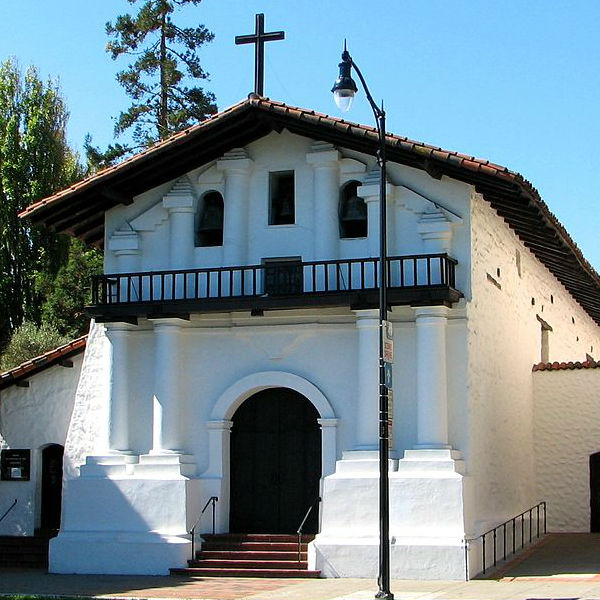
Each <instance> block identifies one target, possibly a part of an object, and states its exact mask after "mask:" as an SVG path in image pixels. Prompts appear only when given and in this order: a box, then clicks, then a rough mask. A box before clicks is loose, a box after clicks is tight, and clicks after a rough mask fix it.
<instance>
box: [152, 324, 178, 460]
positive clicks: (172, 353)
mask: <svg viewBox="0 0 600 600" xmlns="http://www.w3.org/2000/svg"><path fill="white" fill-rule="evenodd" d="M181 338H182V335H181V327H180V325H179V324H178V322H177V321H174V320H171V319H157V320H156V321H155V322H154V339H155V350H156V353H155V364H154V398H153V426H152V452H151V453H152V454H163V453H171V452H176V453H178V452H181V447H182V440H181V429H182V420H181V409H182V405H183V399H182V397H181V389H180V382H181V377H182V374H181V355H182V352H181V345H182V343H183V340H182V339H181Z"/></svg>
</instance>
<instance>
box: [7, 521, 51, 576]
mask: <svg viewBox="0 0 600 600" xmlns="http://www.w3.org/2000/svg"><path fill="white" fill-rule="evenodd" d="M56 533H57V532H56V531H55V530H36V532H35V535H34V536H27V537H26V536H9V535H3V536H0V567H12V568H20V569H21V568H28V569H46V568H48V542H49V540H50V538H52V537H54V536H55V535H56Z"/></svg>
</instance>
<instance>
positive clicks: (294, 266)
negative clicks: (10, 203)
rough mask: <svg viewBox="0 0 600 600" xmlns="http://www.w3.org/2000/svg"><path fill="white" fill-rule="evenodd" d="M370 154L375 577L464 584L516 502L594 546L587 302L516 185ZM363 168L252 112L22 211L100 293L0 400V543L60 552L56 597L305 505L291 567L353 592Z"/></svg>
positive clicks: (366, 146) (364, 140) (366, 573)
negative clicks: (382, 501) (66, 339)
mask: <svg viewBox="0 0 600 600" xmlns="http://www.w3.org/2000/svg"><path fill="white" fill-rule="evenodd" d="M386 141H387V153H388V160H389V163H388V182H387V194H388V203H389V206H388V227H389V230H388V237H389V242H388V246H389V265H388V269H389V294H388V300H389V304H390V311H389V319H390V320H391V321H392V323H393V335H394V343H395V356H394V363H393V390H394V397H393V402H394V404H393V434H392V458H391V460H390V475H389V478H390V511H391V513H390V514H391V517H390V535H391V568H392V576H393V577H401V578H444V579H462V578H464V577H465V574H466V573H467V572H469V573H470V575H474V574H475V573H477V572H479V571H481V569H482V548H481V538H479V537H478V536H480V535H481V534H482V533H484V532H486V531H488V530H489V529H491V528H493V527H494V526H496V525H498V524H501V523H503V522H505V521H506V520H508V519H510V518H512V517H513V516H516V515H520V514H521V513H522V512H523V511H526V514H525V516H524V517H523V518H520V519H519V521H518V524H517V527H522V528H523V530H524V531H523V535H524V536H527V535H529V532H530V531H531V530H533V532H534V534H535V533H537V531H536V528H537V523H538V521H537V515H538V514H539V511H540V508H539V507H538V508H537V509H536V510H534V511H533V512H527V511H528V510H529V508H530V507H533V506H536V505H537V504H538V502H541V501H546V502H547V514H548V529H549V530H552V531H589V530H590V526H591V527H592V528H594V527H600V500H599V497H598V496H599V493H598V491H597V490H595V488H594V485H595V486H596V488H598V487H599V484H598V481H597V479H598V467H597V465H598V461H596V459H595V458H594V455H595V454H596V453H598V452H600V418H599V417H600V395H599V392H598V390H599V389H600V386H598V383H599V376H600V369H596V368H595V367H596V366H598V365H596V363H595V362H594V360H593V359H594V357H598V355H599V354H600V328H599V324H600V278H599V276H598V274H597V273H596V272H595V271H594V269H593V268H592V267H591V266H590V265H589V263H587V261H586V260H585V259H584V258H583V256H582V255H581V252H580V251H579V249H578V248H577V246H576V245H575V243H574V242H573V241H572V240H571V238H570V237H569V235H568V234H567V232H566V231H565V230H564V228H563V227H562V226H561V224H560V223H559V222H558V221H557V219H556V218H555V217H554V216H553V215H552V213H551V212H550V211H549V210H548V208H547V206H546V205H545V204H544V202H543V201H542V200H541V198H540V197H539V195H538V193H537V191H536V190H535V188H534V187H533V186H532V185H531V184H530V183H529V182H528V181H526V180H525V179H524V178H523V177H522V176H520V175H519V174H517V173H514V172H511V171H509V170H508V169H506V168H504V167H501V166H498V165H494V164H491V163H489V162H488V161H484V160H479V159H475V158H473V157H470V156H465V155H461V154H458V153H456V152H450V151H445V150H441V149H439V148H435V147H431V146H428V145H426V144H423V143H419V142H415V141H411V140H408V139H406V138H403V137H397V136H393V135H391V134H390V135H388V136H387V140H386ZM376 149H377V133H376V131H375V130H374V129H372V128H370V127H365V126H362V125H356V124H353V123H349V122H346V121H343V120H340V119H336V118H332V117H329V116H326V115H323V114H317V113H315V112H313V111H310V110H303V109H299V108H295V107H292V106H287V105H284V104H281V103H278V102H274V101H271V100H268V99H266V98H262V97H258V96H255V95H253V96H251V97H250V98H249V99H248V100H245V101H243V102H241V103H239V104H237V105H235V106H233V107H231V108H229V109H227V110H225V111H223V112H221V113H219V114H217V115H215V116H214V117H212V118H211V119H210V120H208V121H206V122H203V123H201V124H200V125H197V126H194V127H192V128H190V129H188V130H186V131H184V132H183V133H180V134H177V135H174V136H173V137H171V138H170V139H168V140H166V141H164V142H162V143H160V144H157V145H156V146H154V147H152V148H151V149H149V150H147V151H145V152H143V153H141V154H139V155H137V156H134V157H133V158H131V159H129V160H127V161H125V162H123V163H121V164H119V165H117V166H115V167H111V168H109V169H106V170H104V171H101V172H100V173H98V174H97V175H95V176H93V177H90V178H88V179H86V180H84V181H82V182H80V183H78V184H76V185H74V186H72V187H71V188H69V189H66V190H64V191H62V192H60V193H58V194H56V195H54V196H52V197H50V198H47V199H45V200H42V201H41V202H39V203H37V204H35V205H34V206H32V207H31V208H29V209H28V210H27V211H26V215H27V216H29V217H30V218H31V219H32V220H33V221H34V222H36V223H41V224H45V225H46V226H48V227H50V228H52V229H54V230H56V231H63V232H69V233H71V234H72V235H75V236H78V237H80V238H81V239H83V240H84V241H85V242H87V243H89V244H96V245H98V246H101V247H103V248H104V255H105V275H103V276H100V277H98V278H97V280H96V281H94V283H93V292H94V295H93V303H92V305H91V306H90V307H89V314H90V316H91V317H92V318H93V320H92V325H91V329H90V334H89V337H88V338H87V343H85V341H84V340H78V341H77V342H75V343H74V344H71V345H68V346H66V347H64V348H62V349H58V350H57V351H54V352H51V353H48V354H47V355H45V357H42V358H41V359H39V360H38V361H37V362H36V361H32V362H30V363H26V364H25V365H22V366H21V367H18V368H17V369H14V370H13V371H9V372H7V373H4V374H2V376H1V377H0V387H1V388H2V391H1V394H2V395H1V396H0V442H1V444H2V449H3V471H2V480H0V517H1V516H2V514H3V513H4V512H5V510H6V509H9V507H10V506H11V505H12V504H13V503H14V500H15V499H16V500H18V502H17V503H16V505H15V506H14V508H13V509H12V510H10V511H9V512H8V514H7V515H6V517H5V518H4V519H3V520H2V521H0V535H3V536H32V535H33V534H34V531H35V530H36V529H38V528H40V527H50V528H52V527H54V528H59V527H60V531H59V533H58V535H57V536H56V537H54V538H53V539H52V540H51V541H50V554H49V561H50V562H49V567H50V571H52V572H55V573H155V574H163V573H168V572H169V569H171V568H177V567H184V566H186V564H187V561H188V559H190V558H191V552H192V548H191V546H192V541H191V539H190V534H189V532H190V530H191V529H192V527H194V525H195V524H196V522H197V521H198V519H200V522H199V523H198V524H197V526H196V528H195V532H196V535H195V539H194V543H195V549H196V550H199V549H200V550H201V549H202V548H204V549H206V544H207V541H206V540H208V539H211V538H210V536H207V537H205V538H202V537H201V535H200V534H203V533H207V532H209V533H210V532H211V530H212V507H213V506H214V508H215V513H214V514H215V529H216V532H217V533H231V534H239V535H240V536H241V534H271V535H273V536H274V535H275V534H295V532H296V530H297V529H298V526H299V525H300V522H301V521H302V520H303V518H304V516H305V514H306V512H307V509H308V508H309V507H310V506H311V505H313V504H314V506H315V509H314V510H313V511H312V512H311V513H310V515H309V518H308V520H307V521H306V523H305V525H304V533H305V534H313V535H315V534H316V536H315V537H314V540H313V541H311V542H310V543H309V545H308V550H307V557H306V559H305V557H304V555H303V556H302V561H301V564H302V568H304V569H308V571H309V572H313V574H315V573H314V572H320V575H321V576H324V577H373V576H375V575H376V573H377V566H378V535H379V530H378V515H377V511H378V462H377V445H378V403H377V397H376V392H377V387H378V383H377V382H378V335H379V329H378V311H377V306H378V290H377V280H376V272H377V264H378V260H377V256H378V255H379V240H378V214H379V206H378V203H379V180H378V173H379V172H378V167H377V164H376V160H375V152H376ZM82 285H86V283H85V282H82ZM84 345H85V352H84V353H83V349H84ZM567 361H580V362H578V363H572V364H567ZM552 363H553V364H552ZM559 363H562V364H559ZM534 365H536V366H535V368H534ZM68 367H71V368H68ZM63 448H64V459H63V483H62V508H61V503H60V495H61V490H60V483H58V484H57V482H56V477H55V481H54V488H52V489H54V490H55V491H54V492H53V493H54V496H52V493H51V491H49V490H50V489H51V484H50V483H48V481H49V471H51V468H50V464H51V458H50V457H49V456H50V454H52V453H53V454H52V455H53V456H54V463H52V464H54V465H55V474H56V464H60V456H61V455H62V451H63ZM49 449H51V450H49ZM28 457H29V458H28ZM11 461H12V462H11ZM57 461H58V462H57ZM590 465H592V467H590ZM594 465H596V466H595V467H594ZM590 469H591V470H590ZM25 470H27V471H28V472H25ZM50 479H51V477H50ZM211 498H216V500H213V503H212V504H211V503H210V499H211ZM319 498H320V499H321V501H320V502H319V501H318V499H319ZM207 503H208V508H207V510H206V511H205V512H204V513H203V514H201V511H202V509H203V508H204V507H205V506H206V505H207ZM590 503H591V507H590ZM594 503H595V505H594ZM541 510H543V506H542V507H541ZM530 519H531V520H530ZM594 519H595V521H594ZM590 523H591V525H590ZM517 535H519V534H517ZM217 537H218V536H217ZM212 539H213V540H214V539H215V538H212ZM230 539H234V538H233V537H230ZM274 539H275V538H274ZM308 539H312V536H311V537H310V538H308ZM203 540H204V541H203ZM490 547H491V546H490V542H489V539H488V549H489V548H490ZM499 552H500V553H501V550H499ZM316 574H318V573H316Z"/></svg>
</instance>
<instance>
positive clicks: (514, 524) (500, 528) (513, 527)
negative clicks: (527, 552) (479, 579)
mask: <svg viewBox="0 0 600 600" xmlns="http://www.w3.org/2000/svg"><path fill="white" fill-rule="evenodd" d="M540 508H541V509H542V512H543V516H542V529H543V533H544V534H546V502H545V501H542V502H538V504H536V505H535V506H532V507H531V508H529V509H527V510H524V511H523V512H522V513H520V514H518V515H517V516H516V517H513V518H512V519H509V520H508V521H505V522H504V523H501V524H500V525H497V526H496V527H494V528H493V529H490V530H489V531H486V532H485V533H482V534H481V535H479V536H477V537H474V538H465V539H464V546H465V576H466V580H467V581H468V580H469V561H468V552H469V543H470V542H476V541H479V540H481V553H482V554H481V556H482V571H481V572H482V573H483V574H484V575H485V571H486V567H487V564H486V538H487V536H489V535H491V536H492V538H493V543H494V545H493V566H494V567H495V566H496V565H497V563H498V537H499V535H498V534H499V532H502V534H501V536H500V537H502V557H503V558H502V560H506V557H507V556H510V555H511V554H516V552H517V550H520V549H521V548H524V547H525V540H526V538H527V537H529V543H530V544H531V542H532V540H533V513H534V512H536V514H537V516H536V533H535V537H536V539H538V538H539V537H540ZM525 515H529V519H528V520H527V521H528V522H529V536H526V534H525V529H526V527H525V523H526V519H525ZM519 523H520V530H521V532H520V535H517V529H518V528H519V527H518V526H519ZM507 526H509V529H508V531H509V537H510V538H511V539H510V540H509V545H508V553H507V543H506V538H507V536H506V528H507ZM511 531H512V533H511ZM519 538H520V544H519ZM511 542H512V543H511ZM511 545H512V552H510V547H511Z"/></svg>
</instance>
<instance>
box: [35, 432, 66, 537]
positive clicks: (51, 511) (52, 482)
mask: <svg viewBox="0 0 600 600" xmlns="http://www.w3.org/2000/svg"><path fill="white" fill-rule="evenodd" d="M63 453H64V448H63V447H62V446H59V445H58V444H52V445H50V446H47V447H46V448H44V449H43V450H42V510H41V519H40V526H41V528H42V529H60V508H61V501H62V475H63Z"/></svg>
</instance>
